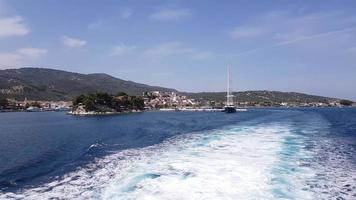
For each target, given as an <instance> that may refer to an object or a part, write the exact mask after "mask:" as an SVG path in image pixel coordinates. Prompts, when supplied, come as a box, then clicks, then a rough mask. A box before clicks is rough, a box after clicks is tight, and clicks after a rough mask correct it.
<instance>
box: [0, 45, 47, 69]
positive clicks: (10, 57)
mask: <svg viewBox="0 0 356 200" xmlns="http://www.w3.org/2000/svg"><path fill="white" fill-rule="evenodd" d="M47 52H48V51H47V49H40V48H32V47H27V48H20V49H17V50H15V51H13V52H9V53H0V63H1V65H2V66H3V67H17V66H20V65H24V64H28V63H29V62H32V61H34V60H37V59H39V58H40V57H42V56H44V55H46V54H47Z"/></svg>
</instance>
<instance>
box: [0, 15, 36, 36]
mask: <svg viewBox="0 0 356 200" xmlns="http://www.w3.org/2000/svg"><path fill="white" fill-rule="evenodd" d="M29 32H30V29H29V28H28V27H27V26H26V25H25V24H24V23H23V18H22V17H20V16H13V17H4V18H0V38H5V37H12V36H24V35H27V34H28V33H29Z"/></svg>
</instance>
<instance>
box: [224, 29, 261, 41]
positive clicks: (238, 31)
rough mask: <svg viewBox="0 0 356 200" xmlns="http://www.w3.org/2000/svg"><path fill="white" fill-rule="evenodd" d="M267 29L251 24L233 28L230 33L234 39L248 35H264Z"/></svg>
mask: <svg viewBox="0 0 356 200" xmlns="http://www.w3.org/2000/svg"><path fill="white" fill-rule="evenodd" d="M266 32H267V31H266V30H265V29H263V28H260V27H253V26H241V27H236V28H234V29H233V30H232V31H231V32H230V35H231V37H232V38H234V39H241V38H248V37H256V36H261V35H264V34H265V33H266Z"/></svg>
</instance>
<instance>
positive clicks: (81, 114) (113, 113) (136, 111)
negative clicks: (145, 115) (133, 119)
mask: <svg viewBox="0 0 356 200" xmlns="http://www.w3.org/2000/svg"><path fill="white" fill-rule="evenodd" d="M142 112H143V111H139V110H131V111H123V112H95V111H89V112H75V111H74V112H73V111H69V112H67V114H68V115H72V116H106V115H121V114H129V113H142Z"/></svg>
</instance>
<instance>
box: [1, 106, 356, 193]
mask: <svg viewBox="0 0 356 200" xmlns="http://www.w3.org/2000/svg"><path fill="white" fill-rule="evenodd" d="M0 130H1V131H0V199H50V198H58V199H337V198H339V199H355V198H356V188H355V187H356V185H355V183H356V154H355V153H356V109H335V108H330V109H252V110H249V111H248V112H243V113H236V114H224V113H210V112H208V113H204V112H146V113H137V114H130V115H120V116H102V117H98V116H95V117H74V116H69V115H66V114H65V113H57V112H47V113H0Z"/></svg>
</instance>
